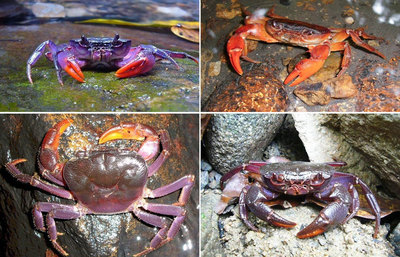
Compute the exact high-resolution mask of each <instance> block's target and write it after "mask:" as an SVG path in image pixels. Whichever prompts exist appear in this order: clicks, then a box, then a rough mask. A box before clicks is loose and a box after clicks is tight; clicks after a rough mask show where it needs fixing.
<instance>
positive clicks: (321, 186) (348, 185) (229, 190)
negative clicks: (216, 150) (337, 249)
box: [215, 157, 381, 238]
mask: <svg viewBox="0 0 400 257" xmlns="http://www.w3.org/2000/svg"><path fill="white" fill-rule="evenodd" d="M344 165H346V163H344V162H330V163H311V162H290V161H289V160H287V159H285V158H282V157H278V158H276V157H275V158H271V159H270V160H268V161H266V162H261V161H251V162H250V163H249V164H243V165H241V166H238V167H236V168H234V169H232V170H231V171H229V172H228V173H226V174H225V175H224V176H223V177H222V178H221V188H222V189H223V191H222V196H221V199H220V201H219V203H218V204H217V206H216V208H215V211H216V212H217V213H218V214H221V213H223V211H224V210H225V208H226V207H227V205H228V204H229V202H230V201H231V200H232V199H234V198H239V213H240V217H241V219H242V220H243V222H244V223H245V224H246V226H247V227H248V228H250V229H251V230H254V231H258V228H257V227H256V226H255V225H254V224H253V223H251V222H250V220H249V219H248V213H249V211H250V212H252V213H253V214H254V215H255V216H257V217H258V218H260V219H262V220H264V221H266V222H268V223H270V224H272V225H275V226H279V227H286V228H291V227H294V226H295V225H296V223H294V222H292V221H289V220H286V219H284V218H283V217H281V216H279V215H278V214H276V213H275V212H274V210H273V209H272V208H270V207H269V206H268V202H271V201H273V200H275V199H277V198H278V197H279V196H280V195H282V194H283V195H289V196H308V197H309V198H308V199H310V200H315V201H317V202H323V203H324V204H325V205H326V206H325V208H324V209H322V210H321V212H320V213H319V215H318V216H317V217H316V218H315V219H314V221H313V222H312V223H311V224H309V225H308V226H307V227H305V228H304V229H302V230H301V231H300V232H298V233H297V237H298V238H308V237H313V236H316V235H319V234H321V233H323V232H325V231H326V230H327V229H329V228H330V227H332V226H336V225H338V224H343V223H345V222H346V221H348V220H349V219H351V218H353V217H354V216H355V215H356V214H357V211H358V210H359V208H360V200H359V196H358V191H357V189H356V187H355V185H359V186H360V187H361V190H362V192H363V193H364V194H365V196H366V199H367V202H368V205H369V207H370V208H371V210H372V213H373V215H374V216H375V232H374V237H375V238H376V237H377V235H378V232H379V225H380V219H381V210H380V207H379V205H378V202H377V200H376V198H375V196H374V194H373V193H372V191H371V190H370V189H369V188H368V186H367V185H366V184H365V183H364V182H363V181H361V179H359V178H358V177H356V176H354V175H352V174H348V173H343V172H338V171H336V170H335V168H334V167H336V166H344Z"/></svg>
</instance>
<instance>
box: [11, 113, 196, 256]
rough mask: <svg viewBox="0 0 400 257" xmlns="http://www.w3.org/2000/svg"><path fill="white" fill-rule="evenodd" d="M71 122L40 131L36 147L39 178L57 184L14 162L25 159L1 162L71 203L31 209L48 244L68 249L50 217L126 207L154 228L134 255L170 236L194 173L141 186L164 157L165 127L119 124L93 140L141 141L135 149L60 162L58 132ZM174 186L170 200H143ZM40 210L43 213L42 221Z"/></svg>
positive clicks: (179, 218) (177, 224)
mask: <svg viewBox="0 0 400 257" xmlns="http://www.w3.org/2000/svg"><path fill="white" fill-rule="evenodd" d="M71 124H72V120H70V119H65V120H63V121H61V122H59V123H57V124H56V125H55V126H54V127H53V128H51V129H50V130H49V131H48V132H47V133H46V136H45V137H44V140H43V142H42V145H41V146H40V150H39V156H38V164H39V168H40V173H41V175H42V177H43V178H44V179H46V180H48V181H50V182H53V183H54V184H56V185H58V186H55V185H52V184H50V183H47V181H43V180H41V179H40V178H38V177H36V176H30V175H27V174H23V173H22V172H21V171H20V170H19V169H18V168H17V167H16V164H18V163H21V162H24V161H26V160H25V159H17V160H14V161H12V162H9V163H7V164H6V165H5V167H6V168H7V170H8V171H9V173H10V174H11V175H12V176H13V177H14V178H15V179H17V180H18V181H20V182H22V183H29V184H31V185H32V186H34V187H36V188H39V189H42V190H43V191H46V192H48V193H50V194H53V195H56V196H58V197H62V198H66V199H72V200H75V201H76V202H77V203H76V204H75V205H66V204H59V203H51V202H38V203H36V204H35V206H34V208H33V221H34V224H35V227H36V229H38V230H40V231H42V232H45V231H46V230H47V233H48V235H49V238H50V240H51V243H52V244H53V246H54V248H56V249H57V250H58V252H60V253H61V254H62V255H64V256H67V255H68V253H67V252H66V251H65V250H64V249H63V248H62V247H61V245H59V244H58V242H57V235H58V232H57V229H56V225H55V221H54V220H55V219H63V220H66V219H77V218H80V217H82V216H84V215H87V214H110V215H112V214H117V213H125V212H132V213H133V214H134V215H135V216H136V217H138V218H139V219H140V220H142V221H143V222H145V223H148V224H150V225H153V226H155V227H158V228H159V229H160V230H159V231H158V232H157V234H156V235H155V236H154V238H153V239H152V240H151V242H150V246H149V247H147V248H146V249H145V250H143V251H142V252H140V253H138V254H136V256H140V255H145V254H147V253H149V252H151V251H153V250H155V249H157V248H159V247H160V246H162V245H164V244H165V243H167V242H169V241H170V240H172V239H173V238H174V236H175V235H176V234H177V233H178V231H179V229H180V227H181V225H182V223H183V221H184V219H185V216H186V211H185V209H184V208H183V206H184V205H185V204H186V202H187V201H188V198H189V196H190V191H191V189H192V187H193V185H194V175H187V176H184V177H182V178H180V179H178V180H177V181H175V182H173V183H171V184H169V185H166V186H162V187H160V188H157V189H155V190H151V189H149V188H147V187H146V182H147V180H148V178H149V177H150V176H152V175H153V174H155V173H156V172H157V171H158V169H159V168H160V167H161V165H162V164H163V163H164V162H165V160H166V159H167V158H168V156H169V149H170V138H169V134H168V132H167V131H166V130H159V131H156V130H154V129H153V128H152V127H150V126H147V125H143V124H132V123H127V124H121V125H119V126H115V127H112V128H110V129H109V130H107V131H106V132H104V133H103V134H102V136H101V137H100V139H99V144H103V143H105V142H107V141H110V140H115V139H134V140H140V141H143V140H144V142H143V143H142V145H141V146H140V148H139V150H138V151H137V152H136V151H133V150H132V149H122V150H121V149H102V150H92V151H78V152H77V153H76V155H75V157H74V158H72V159H70V160H68V161H66V162H65V163H60V162H59V154H58V145H59V140H60V136H61V135H62V133H63V132H64V131H65V129H67V128H68V127H69V126H70V125H71ZM160 142H161V146H162V151H161V153H160ZM155 157H156V159H155V160H154V162H153V163H152V164H150V165H148V164H147V162H148V161H149V160H152V159H154V158H155ZM59 186H60V187H59ZM61 187H64V188H61ZM178 190H182V191H181V194H180V196H179V200H178V202H176V203H174V204H172V205H166V204H157V203H148V202H147V201H146V200H145V199H146V198H158V197H162V196H165V195H168V194H170V193H172V192H175V191H178ZM43 213H47V215H46V222H44V219H43ZM157 214H161V215H168V216H174V217H175V218H174V220H173V222H172V224H171V226H170V227H168V223H167V222H166V220H165V219H164V218H163V217H161V216H158V215H157ZM45 223H46V224H45ZM46 227H47V229H46Z"/></svg>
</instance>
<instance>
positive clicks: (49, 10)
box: [32, 3, 65, 18]
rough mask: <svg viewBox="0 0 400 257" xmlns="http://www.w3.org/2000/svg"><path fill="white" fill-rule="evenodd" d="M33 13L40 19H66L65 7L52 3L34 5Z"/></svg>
mask: <svg viewBox="0 0 400 257" xmlns="http://www.w3.org/2000/svg"><path fill="white" fill-rule="evenodd" d="M32 12H33V14H34V15H35V16H36V17H39V18H64V17H65V9H64V6H62V5H59V4H52V3H35V4H34V5H32Z"/></svg>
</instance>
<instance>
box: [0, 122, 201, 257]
mask: <svg viewBox="0 0 400 257" xmlns="http://www.w3.org/2000/svg"><path fill="white" fill-rule="evenodd" d="M67 117H68V118H72V119H73V120H74V125H72V126H71V127H70V128H68V130H67V131H66V133H65V135H64V136H63V137H62V138H61V141H60V145H61V147H60V148H61V151H60V154H61V158H62V160H65V159H68V158H70V157H72V156H73V153H74V152H75V151H76V150H79V149H80V150H82V149H93V148H94V147H95V146H96V145H97V140H98V137H99V136H100V135H101V133H102V132H104V131H105V129H106V128H109V127H111V126H113V125H117V124H120V123H121V122H141V123H146V124H148V125H151V126H154V127H156V128H165V129H167V130H168V131H169V133H170V136H171V156H170V157H169V159H168V160H167V161H166V162H165V163H164V165H163V166H162V167H161V169H160V170H159V172H157V173H156V174H155V175H153V176H152V177H151V178H149V180H148V184H147V186H148V188H150V189H155V188H158V187H160V186H162V185H166V184H168V183H171V182H173V181H175V180H177V179H179V178H180V177H182V176H184V175H187V174H196V186H195V188H194V189H193V191H192V193H191V195H190V199H189V201H188V203H187V205H186V206H185V209H186V210H187V217H186V220H185V222H184V224H183V226H182V228H181V230H180V231H179V232H178V234H177V236H176V237H175V239H174V240H172V241H171V242H169V243H167V244H166V245H164V246H163V247H161V248H160V249H158V250H156V251H155V252H153V253H151V254H149V255H148V256H159V255H174V256H191V257H194V256H198V244H197V242H198V240H199V239H198V232H199V227H198V219H199V215H198V211H199V210H198V204H199V199H198V192H199V191H198V183H199V182H198V181H199V179H198V176H197V174H198V169H199V166H198V165H199V159H198V158H197V157H198V149H199V144H198V135H199V131H198V125H199V124H198V116H197V115H110V114H109V115H99V114H97V115H95V114H94V115H91V114H86V115H66V114H62V115H0V130H1V131H0V132H1V133H0V138H1V140H2V144H0V158H1V161H0V163H1V164H5V163H6V162H8V161H10V160H11V159H16V158H26V159H27V160H28V161H27V162H25V163H24V164H20V165H19V168H20V169H21V171H22V172H24V173H26V174H33V173H34V172H38V169H37V168H36V167H37V163H36V154H37V150H38V148H39V145H40V143H41V141H42V139H43V137H44V135H45V133H46V132H47V130H48V129H49V128H50V127H52V126H53V125H54V124H55V123H56V122H58V121H60V120H62V119H64V118H67ZM118 141H119V142H118ZM118 141H114V142H110V143H109V144H108V143H107V147H123V148H127V147H132V146H133V147H135V145H136V144H135V143H134V142H132V141H130V140H129V141H126V140H118ZM178 195H179V194H178V193H173V194H171V195H168V196H166V197H162V198H159V199H155V200H152V202H156V203H164V204H171V203H174V202H175V201H176V200H177V197H178ZM38 201H44V202H62V203H65V204H71V205H72V204H74V201H67V200H61V199H59V198H57V197H54V196H51V195H49V194H47V193H44V192H42V191H40V190H37V189H35V188H33V187H31V186H29V185H25V184H21V183H18V182H17V181H16V180H15V179H13V178H12V177H11V176H10V175H9V174H8V173H7V172H6V171H5V170H4V168H3V167H2V170H1V174H0V216H1V217H2V219H1V221H0V224H1V226H0V227H1V232H2V233H0V240H1V242H3V243H2V244H0V251H1V252H2V253H3V254H4V256H26V257H31V256H32V257H33V256H45V252H46V249H47V248H50V249H53V248H52V247H51V244H50V243H49V240H48V237H47V235H46V233H42V232H39V231H36V230H35V229H34V227H33V223H32V215H31V209H32V207H33V204H34V203H35V202H38ZM167 219H168V220H170V219H169V218H167ZM56 225H57V229H58V231H59V232H62V233H64V235H62V236H59V240H58V242H59V243H60V244H61V245H62V246H63V247H65V249H66V251H68V252H69V254H70V256H99V257H103V256H107V257H109V256H124V255H127V256H132V255H133V254H135V253H137V252H139V251H140V250H141V249H144V247H145V246H147V245H148V243H149V242H150V240H151V238H152V237H153V236H154V235H155V232H156V231H157V229H154V228H153V227H152V226H148V225H147V224H145V223H142V222H140V221H139V220H138V219H136V218H134V216H133V215H132V214H131V213H125V214H117V215H87V216H84V217H83V218H81V219H78V220H69V221H56Z"/></svg>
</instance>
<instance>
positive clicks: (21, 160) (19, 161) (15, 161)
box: [9, 159, 28, 165]
mask: <svg viewBox="0 0 400 257" xmlns="http://www.w3.org/2000/svg"><path fill="white" fill-rule="evenodd" d="M26 161H28V160H27V159H17V160H13V161H11V162H9V164H12V165H17V164H18V163H22V162H26Z"/></svg>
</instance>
